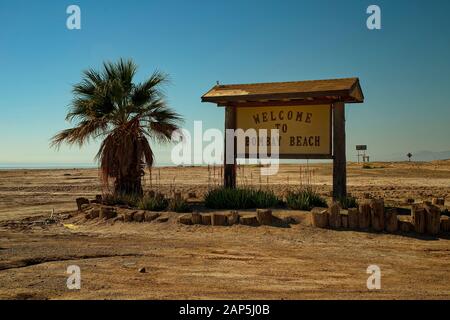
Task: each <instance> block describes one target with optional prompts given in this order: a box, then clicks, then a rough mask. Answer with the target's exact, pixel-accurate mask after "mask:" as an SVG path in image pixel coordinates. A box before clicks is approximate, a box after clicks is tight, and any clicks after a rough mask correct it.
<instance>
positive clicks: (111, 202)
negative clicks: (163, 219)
mask: <svg viewBox="0 0 450 320" xmlns="http://www.w3.org/2000/svg"><path fill="white" fill-rule="evenodd" d="M139 200H140V197H139V196H137V195H130V194H109V195H107V196H106V197H105V198H104V199H103V203H104V204H106V205H108V206H118V205H119V206H129V207H134V208H135V207H137V205H138V203H139Z"/></svg>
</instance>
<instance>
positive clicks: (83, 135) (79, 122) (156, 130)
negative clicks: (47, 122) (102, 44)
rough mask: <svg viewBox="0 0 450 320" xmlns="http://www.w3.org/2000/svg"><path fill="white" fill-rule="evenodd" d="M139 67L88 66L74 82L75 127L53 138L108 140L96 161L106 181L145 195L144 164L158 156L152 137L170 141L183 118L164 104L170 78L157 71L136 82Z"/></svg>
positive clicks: (55, 142) (120, 190)
mask: <svg viewBox="0 0 450 320" xmlns="http://www.w3.org/2000/svg"><path fill="white" fill-rule="evenodd" d="M136 70H137V66H136V64H135V63H134V62H133V61H132V60H123V59H120V60H119V61H118V62H116V63H111V62H106V63H104V64H103V70H101V71H96V70H93V69H89V70H87V71H84V72H83V79H82V80H81V82H80V83H78V84H76V85H74V87H73V94H74V98H73V100H72V103H71V105H70V110H69V112H68V114H67V117H66V120H67V121H69V122H72V123H74V122H75V125H74V127H73V128H70V129H66V130H63V131H61V132H59V133H58V134H56V135H55V136H54V137H53V138H52V142H51V145H52V146H56V147H59V146H60V145H61V144H62V143H63V142H66V143H68V144H70V145H73V144H78V145H80V146H82V145H83V144H85V143H86V142H88V141H89V140H90V139H97V138H101V139H103V141H102V143H101V146H100V150H99V151H98V153H97V155H96V160H98V161H99V163H100V169H101V177H102V181H103V183H104V184H105V185H106V186H108V185H109V182H110V181H113V182H114V192H115V193H116V194H133V195H142V193H143V191H142V184H141V178H142V176H143V175H144V169H145V166H148V167H149V168H151V166H152V165H153V162H154V154H153V151H152V148H151V146H150V143H149V140H148V138H151V139H153V141H156V142H169V141H170V140H171V136H172V133H173V132H174V131H175V130H177V129H178V128H179V125H180V124H181V122H182V118H181V116H180V115H179V114H177V113H176V112H174V111H173V110H171V109H170V108H169V107H168V105H167V104H166V102H165V99H164V95H163V93H162V91H161V85H163V84H165V83H166V82H167V76H166V75H165V74H163V73H161V72H158V71H156V72H154V73H153V74H152V75H151V76H150V78H148V80H146V81H144V82H142V83H137V84H135V83H133V77H134V76H135V74H136Z"/></svg>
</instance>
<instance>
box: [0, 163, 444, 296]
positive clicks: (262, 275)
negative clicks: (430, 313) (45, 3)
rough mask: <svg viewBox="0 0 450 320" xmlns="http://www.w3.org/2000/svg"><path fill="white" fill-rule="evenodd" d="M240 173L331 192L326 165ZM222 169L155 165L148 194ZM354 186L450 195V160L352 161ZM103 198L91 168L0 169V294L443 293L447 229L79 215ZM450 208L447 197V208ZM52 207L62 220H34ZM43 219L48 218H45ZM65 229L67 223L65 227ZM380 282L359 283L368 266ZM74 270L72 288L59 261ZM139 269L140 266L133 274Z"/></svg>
mask: <svg viewBox="0 0 450 320" xmlns="http://www.w3.org/2000/svg"><path fill="white" fill-rule="evenodd" d="M258 172H259V169H258V168H257V167H252V168H249V167H242V168H240V169H239V174H240V178H239V184H241V185H242V184H245V185H254V186H260V187H262V188H272V189H273V190H275V191H276V192H277V193H279V194H282V193H283V192H285V191H286V190H287V189H289V188H295V187H296V186H298V185H299V184H301V183H303V184H305V183H312V184H314V185H315V186H316V188H317V189H318V190H319V192H320V193H322V194H323V195H325V196H329V193H330V190H331V165H330V164H314V165H312V164H310V165H309V166H308V167H307V166H306V165H302V166H299V165H283V166H282V167H281V170H280V172H279V174H278V175H277V176H275V177H270V178H269V179H267V178H260V177H259V174H258ZM219 182H220V168H210V170H209V171H208V169H207V168H204V167H203V168H202V167H190V168H160V169H154V170H153V172H152V179H151V181H150V178H149V176H148V175H147V176H146V178H145V187H146V188H147V189H150V188H152V189H156V190H160V191H162V192H165V193H168V192H170V191H173V190H176V191H179V192H182V193H183V194H187V193H188V192H196V194H197V195H198V196H199V197H201V196H202V194H203V193H204V192H206V191H207V190H208V188H210V187H213V186H214V185H215V184H218V183H219ZM348 185H349V191H350V192H351V193H352V194H353V195H355V196H357V197H362V196H363V194H364V193H369V194H371V195H372V196H374V197H383V198H385V199H386V201H387V202H393V203H402V202H403V200H404V199H405V198H414V199H415V200H416V201H421V200H429V199H430V198H431V197H433V196H435V197H448V196H450V161H436V162H429V163H372V164H371V168H370V169H363V168H362V166H361V165H360V164H355V163H351V164H349V165H348ZM99 193H102V190H101V186H100V184H99V180H98V172H97V170H93V169H73V170H70V169H67V170H9V171H6V170H3V171H0V298H3V299H122V298H123V299H220V298H225V299H343V298H346V299H347V298H349V299H359V298H361V299H401V298H406V299H449V298H450V236H448V237H447V236H446V235H443V236H440V237H426V236H423V237H418V236H415V235H413V234H409V235H405V234H404V235H400V234H395V235H394V234H385V233H369V232H356V231H334V230H325V229H316V228H313V227H311V226H310V225H309V219H308V214H307V213H305V212H294V211H282V210H277V211H275V214H276V215H278V216H280V217H282V216H292V217H293V218H295V220H296V221H297V223H295V224H291V225H290V227H288V228H277V227H267V226H262V227H248V226H242V225H235V226H232V227H211V226H185V225H181V224H178V223H177V222H176V221H177V214H175V213H164V215H165V216H167V217H168V218H169V220H168V222H165V223H158V222H151V223H123V222H116V223H112V222H109V221H84V220H83V219H82V218H81V217H80V216H79V215H77V214H75V212H74V211H75V209H76V205H75V201H74V199H75V198H76V197H80V196H86V197H89V198H92V197H94V196H95V195H96V194H99ZM447 205H448V203H447ZM52 210H54V212H55V214H56V215H57V216H60V217H62V216H63V215H64V214H65V213H67V212H71V213H72V215H73V217H71V218H69V219H67V220H61V222H60V223H56V224H51V225H46V224H45V223H41V222H42V221H44V220H45V218H46V217H49V216H50V214H51V212H52ZM43 219H44V220H43ZM68 226H70V228H69V227H68ZM371 264H376V265H378V266H380V268H381V271H382V288H381V290H377V291H369V290H367V288H366V280H367V277H368V275H367V274H366V269H367V267H368V266H369V265H371ZM69 265H78V266H80V268H81V276H82V288H81V290H68V289H67V287H66V279H67V276H68V275H67V274H66V268H67V267H68V266H69ZM142 267H145V268H146V272H145V273H140V272H138V269H139V268H142Z"/></svg>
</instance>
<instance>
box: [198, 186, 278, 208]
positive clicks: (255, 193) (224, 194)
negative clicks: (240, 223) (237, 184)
mask: <svg viewBox="0 0 450 320" xmlns="http://www.w3.org/2000/svg"><path fill="white" fill-rule="evenodd" d="M280 202H281V201H280V199H278V198H277V196H276V195H275V194H274V193H273V192H272V191H264V190H256V189H251V188H236V189H230V188H223V187H221V188H217V189H213V190H210V191H209V192H208V193H207V194H206V196H205V206H206V207H208V208H212V209H252V208H262V209H263V208H272V207H276V206H278V205H279V204H280Z"/></svg>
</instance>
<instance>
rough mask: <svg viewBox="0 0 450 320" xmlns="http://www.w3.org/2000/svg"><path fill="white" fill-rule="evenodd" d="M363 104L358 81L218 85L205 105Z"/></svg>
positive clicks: (203, 97) (207, 94)
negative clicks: (259, 103) (270, 103)
mask: <svg viewBox="0 0 450 320" xmlns="http://www.w3.org/2000/svg"><path fill="white" fill-rule="evenodd" d="M281 101H283V102H292V101H294V102H298V103H304V104H307V103H333V102H345V103H361V102H364V95H363V93H362V90H361V86H360V84H359V79H358V78H346V79H331V80H312V81H293V82H271V83H253V84H228V85H216V86H214V87H213V88H212V89H211V90H209V91H208V92H207V93H205V94H204V95H203V96H202V102H213V103H217V104H218V105H221V106H225V105H232V104H237V103H258V102H266V103H267V102H281Z"/></svg>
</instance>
